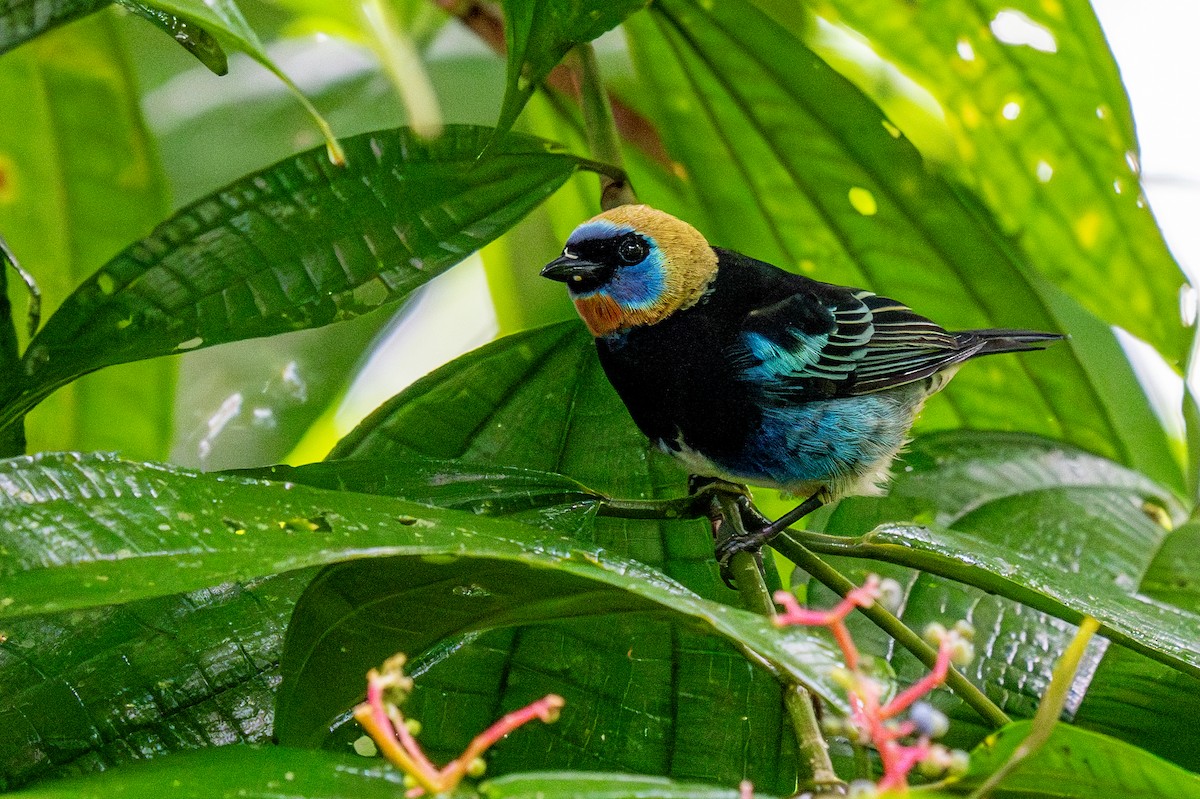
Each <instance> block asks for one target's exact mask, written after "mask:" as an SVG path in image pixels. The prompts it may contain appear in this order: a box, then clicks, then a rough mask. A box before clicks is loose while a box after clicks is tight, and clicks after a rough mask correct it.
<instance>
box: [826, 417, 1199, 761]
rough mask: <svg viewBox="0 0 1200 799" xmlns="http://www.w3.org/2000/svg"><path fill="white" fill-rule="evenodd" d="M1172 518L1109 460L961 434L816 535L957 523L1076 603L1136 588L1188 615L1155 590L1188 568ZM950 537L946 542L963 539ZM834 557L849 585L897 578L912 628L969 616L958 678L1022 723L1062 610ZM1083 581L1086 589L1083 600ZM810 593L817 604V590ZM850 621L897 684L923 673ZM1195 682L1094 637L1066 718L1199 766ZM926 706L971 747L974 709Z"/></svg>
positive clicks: (851, 504)
mask: <svg viewBox="0 0 1200 799" xmlns="http://www.w3.org/2000/svg"><path fill="white" fill-rule="evenodd" d="M1179 513H1180V508H1179V507H1178V506H1177V505H1176V504H1175V502H1174V500H1172V499H1171V497H1170V495H1169V493H1168V492H1165V491H1164V489H1162V488H1161V487H1160V486H1157V485H1156V484H1154V483H1152V482H1151V481H1148V480H1147V479H1146V478H1145V477H1144V476H1142V475H1140V474H1137V473H1136V472H1132V471H1130V470H1128V469H1125V468H1123V467H1120V466H1118V465H1117V464H1114V463H1112V462H1110V461H1106V460H1104V459H1101V458H1097V457H1096V456H1094V455H1090V454H1088V453H1085V452H1081V451H1078V450H1074V449H1072V448H1068V447H1063V446H1062V445H1060V444H1057V443H1055V442H1052V441H1047V440H1044V439H1038V438H1035V437H1031V436H1022V435H1013V434H979V433H965V432H964V433H958V434H939V435H934V436H925V437H921V438H918V439H917V440H916V442H914V444H913V445H912V447H911V449H910V451H909V453H908V454H907V455H906V456H905V458H904V460H903V461H902V464H901V468H899V469H897V477H896V479H895V481H894V483H893V486H892V490H891V493H890V495H889V496H888V497H886V498H883V499H867V498H855V499H850V500H845V501H843V502H842V503H841V505H840V506H839V507H838V509H837V510H836V511H835V512H834V513H833V514H832V516H831V518H830V519H829V521H828V522H827V524H826V527H827V529H830V530H834V531H837V532H839V533H844V534H848V535H858V534H862V533H863V532H865V531H869V530H871V529H872V528H874V527H875V526H876V525H879V524H883V523H886V522H896V521H902V520H915V521H919V522H921V523H923V524H934V525H939V526H942V527H949V528H952V529H958V528H961V529H963V530H968V531H973V532H974V533H976V534H982V535H986V536H987V539H988V542H989V543H988V545H987V546H988V547H995V548H996V549H1002V550H1004V551H1005V552H1006V553H1013V552H1022V553H1025V554H1026V556H1027V557H1029V558H1031V559H1034V560H1037V561H1039V562H1041V563H1044V564H1046V566H1045V567H1044V570H1045V571H1047V572H1052V573H1054V574H1056V575H1058V576H1057V577H1056V578H1055V579H1056V581H1058V582H1059V583H1061V584H1062V585H1063V586H1066V585H1073V586H1074V589H1073V590H1074V591H1075V592H1076V593H1075V596H1074V597H1073V598H1072V600H1071V602H1073V603H1074V604H1076V605H1079V604H1083V605H1086V604H1087V603H1088V602H1092V601H1097V600H1096V599H1095V598H1096V597H1107V596H1124V595H1127V594H1129V593H1130V592H1131V591H1132V590H1133V588H1134V587H1135V586H1137V584H1138V582H1139V581H1140V582H1141V588H1140V589H1138V596H1144V597H1150V598H1151V599H1153V600H1154V601H1156V602H1160V603H1164V604H1174V605H1176V606H1177V607H1180V608H1182V609H1184V610H1189V611H1193V612H1195V611H1196V609H1197V604H1198V603H1197V602H1196V600H1195V597H1194V595H1193V597H1192V599H1191V600H1190V601H1183V600H1182V599H1179V601H1176V600H1177V599H1178V598H1179V596H1180V595H1179V594H1174V595H1173V594H1171V593H1169V592H1167V591H1165V590H1164V589H1163V588H1162V586H1164V585H1176V584H1179V581H1178V578H1179V576H1180V574H1181V573H1186V571H1187V569H1188V559H1187V558H1186V557H1183V554H1184V553H1186V552H1189V551H1190V547H1192V546H1193V545H1194V538H1192V534H1190V533H1189V532H1188V531H1189V530H1190V529H1192V528H1191V527H1190V526H1185V527H1183V528H1180V529H1179V530H1176V531H1174V532H1171V533H1167V531H1166V530H1164V529H1163V527H1162V526H1161V525H1160V524H1159V523H1158V521H1156V520H1162V521H1165V520H1166V519H1168V518H1169V517H1170V516H1175V517H1176V518H1178V514H1179ZM949 535H950V536H951V537H950V538H948V539H947V543H954V544H956V545H959V546H961V545H963V542H962V541H958V540H956V539H955V538H954V533H951V534H949ZM989 552H991V550H990V549H986V550H983V551H981V552H979V553H978V554H979V555H980V559H979V565H981V566H982V567H984V568H985V569H986V568H994V563H992V562H991V561H990V559H989ZM974 554H975V553H974V552H972V553H971V556H972V557H973V556H974ZM918 557H919V556H918ZM1009 557H1010V558H1011V557H1012V556H1011V555H1009ZM832 560H833V561H834V562H835V563H836V564H837V565H838V566H839V568H841V569H842V570H843V571H844V572H845V573H846V574H847V575H848V576H849V577H850V578H851V579H853V580H861V579H863V577H864V576H865V574H866V573H868V572H872V571H874V572H880V573H883V574H885V575H888V576H891V577H894V578H895V579H897V580H898V581H899V582H900V583H901V585H903V586H904V589H905V590H904V599H903V602H902V605H901V607H900V610H899V614H900V615H901V618H902V619H903V621H904V622H905V623H906V624H908V625H909V626H910V627H913V628H914V629H918V630H919V629H922V628H924V626H925V625H927V624H929V623H931V622H935V621H936V622H941V623H943V624H949V623H951V622H953V621H954V620H955V619H958V618H964V619H967V620H968V621H970V622H971V623H972V624H973V625H974V627H975V629H976V640H975V644H976V659H975V660H974V661H973V662H972V663H971V664H970V666H968V667H966V668H965V669H964V673H965V674H966V675H967V677H968V678H969V679H971V680H972V681H974V682H975V683H976V684H977V685H979V686H980V687H981V688H982V689H983V690H984V691H985V692H986V693H987V694H988V696H989V697H990V698H991V699H992V700H993V701H995V702H996V703H997V704H999V705H1000V706H1001V707H1002V708H1003V709H1004V710H1005V711H1006V712H1007V713H1009V714H1010V715H1011V716H1013V717H1016V718H1021V717H1029V716H1031V715H1032V713H1033V711H1034V708H1035V707H1036V705H1037V703H1038V702H1039V701H1040V698H1041V695H1042V694H1043V693H1044V692H1045V690H1046V687H1047V686H1048V684H1049V680H1050V678H1051V670H1052V667H1053V665H1054V663H1055V661H1056V660H1057V658H1058V657H1059V655H1060V654H1061V652H1062V651H1063V649H1064V648H1065V647H1066V646H1067V644H1068V643H1069V642H1070V640H1071V638H1072V637H1073V635H1074V632H1075V626H1074V624H1072V623H1069V622H1065V621H1062V620H1061V619H1060V618H1055V616H1062V615H1064V614H1063V613H1062V608H1061V607H1060V608H1058V609H1056V608H1054V607H1051V606H1049V605H1047V604H1046V603H1044V602H1041V601H1040V600H1039V601H1031V600H1029V598H1028V597H1026V598H1025V599H1026V601H1029V602H1030V604H1029V605H1026V604H1022V603H1021V602H1019V601H1015V600H1014V599H1011V598H1008V597H1014V596H1017V594H1015V593H1013V592H1012V591H1011V590H1009V589H1007V588H1001V589H1000V590H999V593H994V591H996V587H995V586H993V587H992V588H991V589H990V590H984V589H981V588H976V587H973V585H982V584H983V583H981V582H978V581H975V580H974V579H973V578H970V581H971V583H972V585H965V584H962V583H959V582H955V581H954V580H952V579H947V578H945V577H940V576H937V575H935V574H932V573H929V572H924V573H923V572H917V571H913V570H912V569H910V568H903V567H898V566H893V565H891V564H881V563H878V562H876V563H870V562H867V561H862V560H849V559H845V558H833V559H832ZM896 560H898V561H899V560H900V559H899V558H897V559H896ZM1021 568H1022V569H1023V568H1025V567H1024V566H1022V567H1021ZM1064 575H1065V578H1064ZM1143 575H1144V576H1143ZM951 576H954V577H957V578H959V579H962V575H961V574H958V575H951ZM1031 576H1032V577H1035V578H1036V577H1038V576H1042V575H1037V574H1033V575H1031ZM1064 579H1065V581H1066V582H1063V580H1064ZM1185 582H1186V581H1185ZM1082 586H1086V593H1082V594H1081V593H1080V588H1081V587H1082ZM1156 586H1158V588H1157V589H1156V588H1155V587H1156ZM810 590H812V588H811V587H810ZM1183 590H1185V591H1186V590H1187V589H1183ZM810 596H813V597H815V598H816V600H817V601H818V602H823V601H827V600H826V599H825V598H824V596H825V593H824V592H823V591H814V592H813V593H812V594H810ZM1031 605H1032V606H1031ZM1051 614H1054V615H1051ZM1066 618H1074V617H1073V616H1066ZM1133 623H1134V624H1136V622H1133ZM851 624H852V628H853V629H854V632H855V637H856V640H858V642H859V644H860V645H861V646H863V648H864V649H865V650H866V651H869V652H872V653H874V654H876V655H879V656H882V657H886V658H888V660H889V661H890V662H891V665H892V666H893V668H894V670H895V672H896V675H897V678H898V679H899V680H900V681H901V682H902V683H903V682H912V681H914V680H916V679H918V678H919V677H921V676H922V675H924V674H925V673H926V672H927V669H926V668H925V667H924V666H923V665H921V664H920V663H918V662H917V661H916V659H915V658H913V657H912V656H911V655H909V654H908V653H907V652H904V651H903V650H900V649H898V648H897V647H895V645H894V644H893V642H891V640H890V639H888V638H887V637H886V636H885V635H883V634H882V633H881V632H880V631H878V630H877V629H876V628H874V627H873V626H872V625H870V624H869V623H866V621H865V620H864V619H860V618H852V619H851ZM1193 638H1194V634H1193ZM1195 685H1196V678H1195V677H1192V676H1188V675H1187V674H1182V673H1180V672H1179V671H1177V670H1175V669H1172V668H1169V667H1167V666H1164V665H1161V664H1159V663H1155V662H1153V661H1151V660H1149V659H1148V658H1147V657H1146V656H1145V655H1143V654H1139V653H1137V652H1134V651H1132V650H1130V649H1127V648H1125V647H1121V646H1109V645H1108V642H1107V641H1103V640H1101V639H1097V640H1096V641H1094V642H1093V644H1092V645H1091V647H1090V648H1089V650H1088V652H1087V654H1086V656H1085V658H1084V661H1083V664H1082V666H1081V668H1080V671H1079V674H1078V676H1077V677H1076V679H1075V684H1074V685H1073V687H1072V691H1071V693H1070V699H1069V701H1068V703H1067V707H1066V711H1065V713H1066V715H1065V718H1068V719H1072V720H1074V721H1075V722H1076V723H1078V724H1081V725H1085V726H1088V727H1090V728H1093V729H1099V730H1101V731H1105V732H1110V733H1112V734H1118V733H1119V734H1120V735H1121V737H1122V738H1124V739H1125V740H1127V741H1131V742H1133V743H1135V744H1137V745H1139V746H1143V747H1146V748H1148V749H1150V750H1151V751H1153V752H1155V753H1157V754H1160V755H1163V756H1167V757H1171V758H1172V759H1175V760H1176V761H1178V762H1180V763H1181V764H1183V765H1185V766H1188V767H1194V766H1195V765H1197V763H1200V761H1198V760H1197V754H1196V751H1195V747H1194V746H1191V739H1190V738H1189V737H1188V735H1186V734H1185V731H1186V730H1187V729H1188V726H1187V725H1188V724H1190V722H1189V721H1188V720H1187V719H1189V718H1190V715H1189V709H1191V710H1196V706H1195V703H1193V702H1191V701H1190V700H1189V697H1191V696H1193V695H1195V693H1196V688H1195ZM936 701H937V702H938V704H939V706H940V707H942V709H944V710H946V711H947V712H949V713H950V714H951V715H952V717H953V718H954V723H953V724H952V726H951V740H952V741H953V742H954V743H955V744H956V745H960V746H964V745H972V744H974V743H975V742H976V741H978V740H979V739H980V738H981V737H982V736H983V735H984V734H986V733H987V731H988V730H987V729H986V727H985V726H984V725H982V724H980V723H979V721H978V718H977V716H976V715H975V714H974V712H972V711H970V710H969V709H967V708H966V707H965V706H964V705H963V704H962V703H961V701H959V700H957V699H956V698H954V697H952V696H951V695H950V694H948V693H944V692H939V695H938V697H937V699H936Z"/></svg>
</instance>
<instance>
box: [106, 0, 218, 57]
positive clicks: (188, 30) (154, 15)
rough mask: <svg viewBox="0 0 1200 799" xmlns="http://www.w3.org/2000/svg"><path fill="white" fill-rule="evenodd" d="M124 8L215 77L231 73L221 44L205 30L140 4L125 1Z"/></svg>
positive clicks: (122, 2) (122, 3) (136, 0)
mask: <svg viewBox="0 0 1200 799" xmlns="http://www.w3.org/2000/svg"><path fill="white" fill-rule="evenodd" d="M121 5H123V6H125V7H126V8H128V9H129V10H130V11H132V12H133V13H135V14H137V15H138V16H139V17H141V18H142V19H145V20H146V21H148V22H149V23H150V24H151V25H154V26H155V27H156V28H158V29H159V30H161V31H162V32H163V33H165V34H167V35H168V36H170V37H171V38H172V39H174V40H175V41H176V42H178V43H179V46H180V47H182V48H183V49H184V50H187V51H188V52H189V53H191V54H192V55H194V56H195V57H196V60H197V61H199V62H200V63H201V64H203V65H204V66H206V67H208V69H209V71H211V72H212V73H213V74H214V75H224V74H226V73H228V72H229V59H228V57H227V56H226V55H225V51H224V50H223V49H222V48H221V44H220V42H218V41H217V39H216V37H215V36H213V35H212V34H211V33H209V32H208V31H206V30H205V29H204V28H202V27H201V26H199V25H197V24H196V23H194V22H190V21H188V20H186V19H181V18H180V17H177V16H175V15H174V14H169V13H167V12H165V11H163V10H162V9H159V8H155V7H153V6H151V5H148V4H146V3H141V2H138V0H121Z"/></svg>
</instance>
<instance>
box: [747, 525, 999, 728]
mask: <svg viewBox="0 0 1200 799" xmlns="http://www.w3.org/2000/svg"><path fill="white" fill-rule="evenodd" d="M814 535H815V534H814ZM824 537H825V538H831V537H832V536H824ZM771 546H772V547H774V548H775V549H776V550H778V551H779V553H780V554H781V555H783V556H784V557H785V558H787V559H788V560H790V561H792V562H793V563H795V564H796V566H797V567H799V568H801V569H803V570H804V571H806V572H808V574H810V575H812V577H813V579H815V580H816V581H817V582H819V583H821V584H822V585H824V586H825V587H826V588H829V589H830V590H832V591H834V592H835V593H837V594H838V595H839V596H842V597H845V596H847V595H848V594H849V593H850V592H851V591H853V590H854V589H855V588H856V587H857V586H855V585H854V583H852V582H851V581H850V579H849V578H847V577H846V576H845V575H844V574H842V573H841V572H839V571H838V570H837V569H835V568H833V567H832V566H830V565H829V564H828V563H826V562H825V561H823V560H821V559H820V558H819V557H817V555H816V554H815V553H814V552H813V551H812V550H810V549H809V548H808V547H806V546H804V544H801V543H800V542H799V541H798V540H796V538H795V537H793V536H792V534H791V532H790V531H789V532H784V533H780V534H779V535H778V536H776V537H775V539H774V540H773V541H772V542H771ZM859 610H860V612H861V613H862V614H863V615H864V616H866V617H867V618H868V619H870V620H871V621H872V622H874V623H875V625H876V626H877V627H879V628H880V629H881V630H883V631H884V632H886V633H887V634H888V635H890V636H891V637H892V638H893V639H895V641H896V643H898V644H900V646H902V647H904V648H905V649H907V650H908V651H909V652H911V653H913V655H915V656H916V657H917V659H918V660H920V661H921V662H922V663H923V664H925V666H926V667H928V668H931V669H932V668H934V667H935V666H936V665H937V662H938V653H937V650H936V649H934V648H933V647H932V646H930V645H929V644H927V643H925V641H924V640H923V639H922V638H921V636H919V635H917V634H916V633H915V632H913V631H912V630H911V629H909V628H908V627H907V626H906V625H905V624H904V622H902V621H900V619H898V618H896V617H895V616H894V615H892V613H891V612H889V611H888V610H887V609H886V608H884V607H883V606H882V605H881V604H879V603H878V602H876V603H875V604H873V605H871V606H870V607H866V608H860V609H859ZM946 685H947V687H949V688H950V689H951V690H953V691H954V693H955V694H957V695H958V696H959V697H960V698H961V699H962V700H963V701H964V702H966V703H967V704H968V705H970V706H971V708H972V709H974V711H975V712H976V713H978V714H979V715H980V716H981V717H983V719H984V720H985V721H987V723H988V724H991V725H992V726H993V727H1003V726H1004V725H1005V724H1008V723H1009V722H1010V721H1012V720H1011V719H1010V718H1009V717H1008V715H1007V714H1005V712H1004V711H1003V710H1001V709H1000V707H999V706H998V705H996V703H995V702H993V701H992V700H990V699H988V698H987V696H985V695H984V693H983V692H982V691H980V690H979V688H977V687H976V686H975V684H974V683H972V682H971V681H970V680H968V679H967V678H966V677H964V676H963V675H962V673H961V672H959V671H958V670H957V669H955V668H954V667H951V668H950V669H949V671H948V672H947V673H946Z"/></svg>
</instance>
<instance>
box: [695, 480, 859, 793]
mask: <svg viewBox="0 0 1200 799" xmlns="http://www.w3.org/2000/svg"><path fill="white" fill-rule="evenodd" d="M712 499H713V500H715V501H716V502H717V504H718V505H720V508H721V524H722V525H727V526H728V527H729V528H730V529H731V530H732V533H731V534H732V535H746V529H745V526H744V525H743V524H742V514H741V511H740V509H739V507H738V500H739V499H741V496H740V495H734V494H731V493H729V492H725V491H719V492H716V493H714V494H713V495H712ZM729 570H730V572H731V573H732V575H733V578H734V579H735V580H736V581H737V588H738V593H739V594H740V595H741V599H742V606H743V607H744V608H746V610H749V611H753V612H754V613H758V614H761V615H763V616H766V617H767V618H774V617H775V615H776V614H775V602H774V601H773V600H772V599H771V593H770V591H768V590H767V583H766V581H765V580H764V579H763V573H762V570H761V569H760V568H759V565H758V558H756V557H755V556H754V555H752V554H751V553H749V552H738V553H737V554H736V555H734V556H733V557H732V558H731V559H730V562H729ZM783 702H784V707H786V708H787V712H788V717H789V718H790V719H791V722H792V728H793V729H794V730H795V733H796V743H797V744H798V745H799V747H800V754H801V756H802V758H803V762H804V763H805V765H806V766H807V767H808V774H807V776H808V778H809V780H810V782H811V784H812V787H813V788H814V789H815V790H816V793H817V794H818V795H820V794H823V793H838V794H840V793H842V791H843V789H844V788H845V783H844V782H843V781H842V780H841V778H839V777H838V775H837V772H836V771H834V769H833V762H832V761H831V760H830V759H829V744H828V743H826V742H825V736H824V735H822V734H821V725H820V723H819V722H818V721H817V713H816V710H815V709H814V708H813V698H812V694H810V693H809V691H808V688H806V687H805V686H804V685H802V684H801V683H799V682H797V681H795V680H791V679H784V681H783Z"/></svg>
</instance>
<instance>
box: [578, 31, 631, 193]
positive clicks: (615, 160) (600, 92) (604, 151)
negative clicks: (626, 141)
mask: <svg viewBox="0 0 1200 799" xmlns="http://www.w3.org/2000/svg"><path fill="white" fill-rule="evenodd" d="M575 52H576V54H577V55H578V56H579V66H580V78H579V96H580V102H581V104H582V106H583V127H584V131H585V132H586V134H587V140H588V149H589V150H590V151H591V153H592V156H593V157H594V158H596V159H597V160H598V161H602V162H604V163H606V164H609V165H611V166H613V167H616V168H617V169H618V170H619V173H620V177H613V176H611V175H605V174H601V175H600V207H601V208H603V209H604V210H605V211H607V210H609V209H610V208H616V207H617V206H619V205H630V204H633V203H636V202H637V196H636V195H635V194H634V193H633V187H632V186H630V185H629V178H628V177H627V176H626V174H625V166H624V159H623V157H622V156H621V143H620V139H619V138H618V137H617V125H616V123H615V122H614V121H613V113H612V105H610V104H609V101H608V94H607V93H606V92H605V91H604V80H603V78H601V76H600V66H599V64H597V63H596V50H595V48H593V47H592V44H591V42H585V43H583V44H581V45H579V46H578V47H576V48H575Z"/></svg>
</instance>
